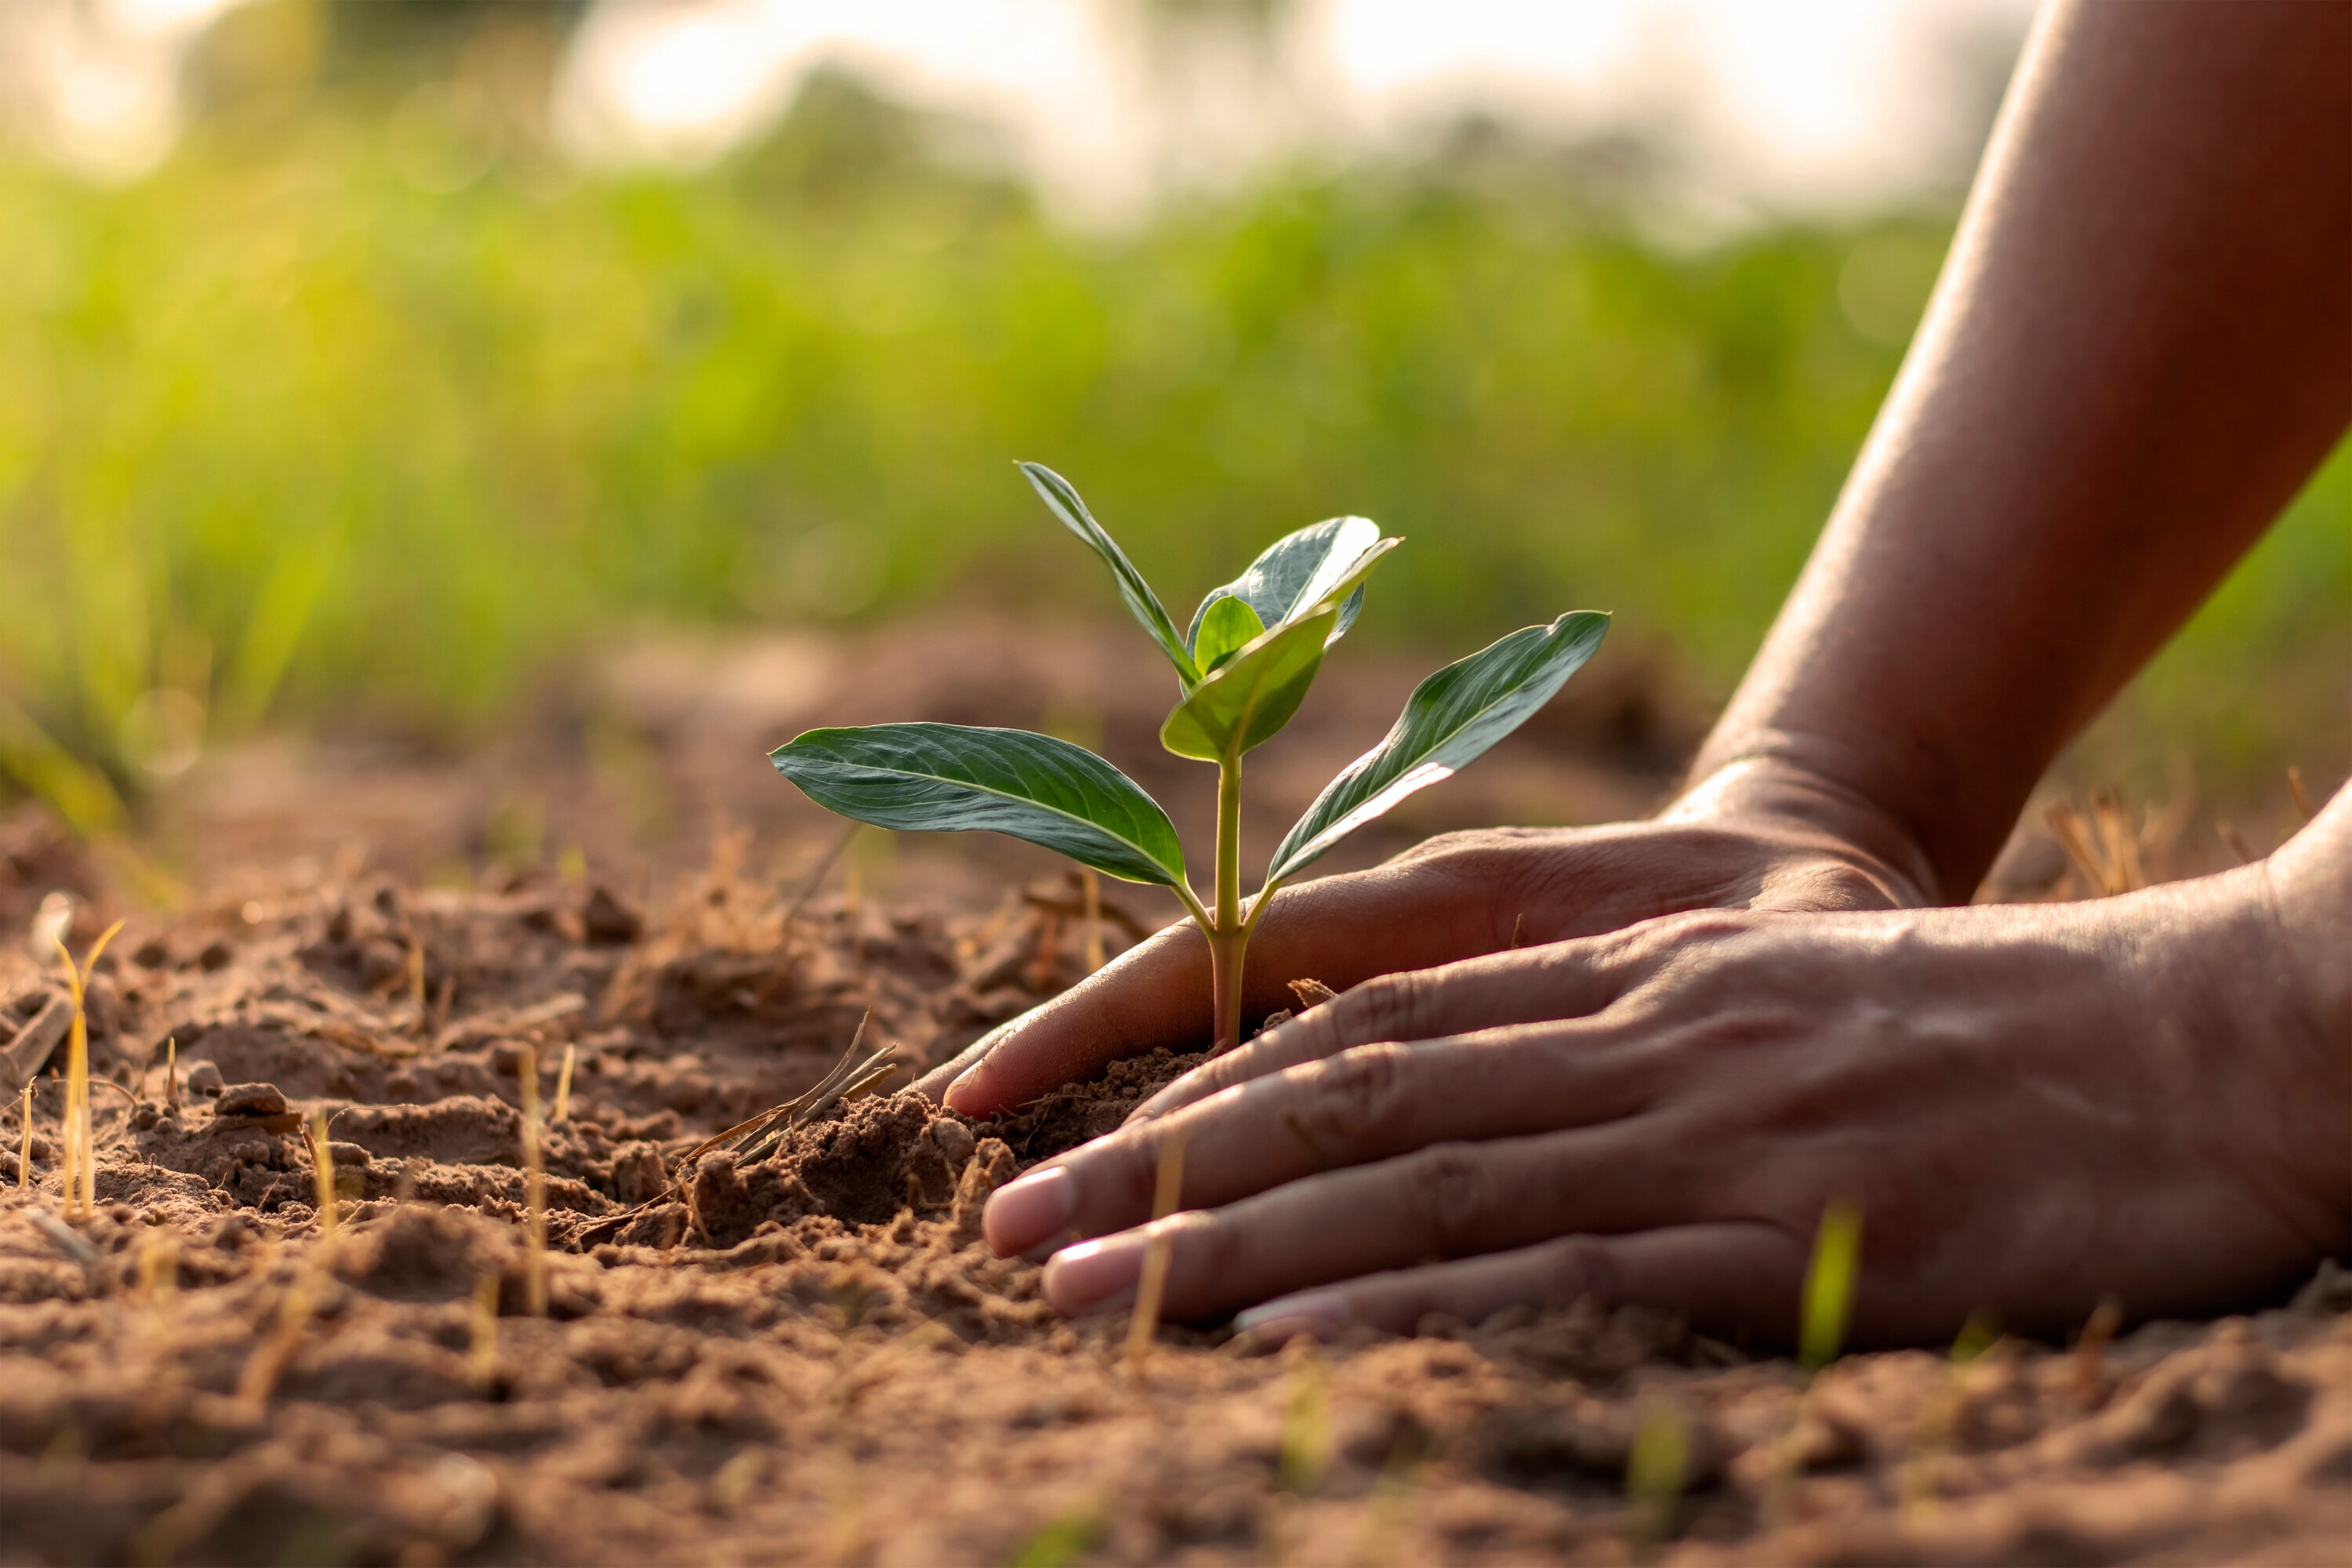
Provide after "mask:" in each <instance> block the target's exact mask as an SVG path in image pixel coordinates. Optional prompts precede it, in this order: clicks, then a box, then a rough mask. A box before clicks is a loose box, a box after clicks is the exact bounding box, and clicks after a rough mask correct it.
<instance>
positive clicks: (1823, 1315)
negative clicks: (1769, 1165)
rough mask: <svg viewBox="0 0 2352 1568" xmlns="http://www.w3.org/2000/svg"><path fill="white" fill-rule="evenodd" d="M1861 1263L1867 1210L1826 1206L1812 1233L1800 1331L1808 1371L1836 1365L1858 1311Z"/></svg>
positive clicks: (1843, 1202) (1841, 1201)
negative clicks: (1855, 1294) (1855, 1299)
mask: <svg viewBox="0 0 2352 1568" xmlns="http://www.w3.org/2000/svg"><path fill="white" fill-rule="evenodd" d="M1861 1264H1862V1210H1861V1209H1860V1208H1859V1207H1857V1206H1856V1205H1855V1204H1854V1203H1853V1200H1852V1199H1851V1198H1843V1197H1833V1198H1832V1199H1830V1201H1829V1202H1828V1203H1827V1204H1825V1205H1822V1223H1821V1226H1820V1228H1819V1229H1817V1230H1815V1231H1814V1232H1813V1257H1812V1262H1811V1265H1810V1266H1809V1267H1808V1268H1806V1270H1805V1301H1804V1313H1803V1317H1802V1320H1801V1323H1800V1326H1799V1329H1798V1336H1797V1359H1798V1361H1800V1362H1801V1363H1803V1364H1804V1366H1805V1369H1806V1370H1807V1371H1808V1372H1819V1371H1821V1370H1822V1368H1823V1367H1825V1366H1827V1365H1829V1364H1830V1363H1832V1362H1833V1361H1835V1360H1837V1358H1838V1352H1839V1351H1840V1350H1841V1349H1842V1348H1843V1346H1844V1343H1845V1331H1846V1324H1847V1321H1848V1320H1849V1319H1850V1318H1851V1317H1852V1315H1853V1289H1854V1282H1855V1279H1856V1276H1857V1273H1858V1272H1859V1270H1860V1268H1861Z"/></svg>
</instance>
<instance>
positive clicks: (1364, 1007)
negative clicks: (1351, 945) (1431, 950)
mask: <svg viewBox="0 0 2352 1568" xmlns="http://www.w3.org/2000/svg"><path fill="white" fill-rule="evenodd" d="M1430 987H1431V975H1430V973H1429V972H1427V971H1424V970H1417V969H1408V970H1403V971H1400V972H1399V973H1394V974H1383V975H1381V977H1380V978H1378V979H1377V980H1371V981H1368V982H1366V983H1365V984H1361V985H1359V986H1357V987H1356V988H1355V989H1354V990H1352V991H1349V993H1348V994H1345V995H1343V996H1341V997H1340V998H1339V1001H1338V1002H1336V1003H1327V1004H1326V1006H1328V1007H1329V1008H1330V1010H1331V1015H1332V1017H1331V1022H1330V1024H1329V1025H1328V1027H1329V1028H1330V1030H1331V1031H1332V1035H1333V1037H1334V1039H1335V1041H1336V1042H1337V1043H1339V1044H1341V1045H1343V1046H1344V1045H1347V1044H1363V1045H1370V1044H1375V1043H1378V1042H1382V1041H1388V1040H1406V1039H1411V1038H1412V1037H1413V1033H1412V1031H1413V1028H1414V1026H1415V1023H1416V1021H1417V1020H1418V1018H1419V1017H1420V1016H1421V1013H1422V1009H1423V1005H1425V1003H1426V1001H1427V999H1428V997H1429V994H1430Z"/></svg>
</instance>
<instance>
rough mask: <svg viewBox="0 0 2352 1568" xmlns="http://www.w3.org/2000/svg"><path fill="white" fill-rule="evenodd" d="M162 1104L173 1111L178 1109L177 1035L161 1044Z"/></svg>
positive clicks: (178, 1039) (178, 1065) (178, 1067)
mask: <svg viewBox="0 0 2352 1568" xmlns="http://www.w3.org/2000/svg"><path fill="white" fill-rule="evenodd" d="M163 1103H164V1104H165V1105H168V1106H170V1107H171V1108H172V1109H173V1110H178V1109H179V1108H180V1037H179V1036H177V1035H173V1036H171V1037H168V1038H167V1039H165V1040H164V1042H163Z"/></svg>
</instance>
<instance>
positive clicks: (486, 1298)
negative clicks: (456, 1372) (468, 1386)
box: [472, 1273, 499, 1393]
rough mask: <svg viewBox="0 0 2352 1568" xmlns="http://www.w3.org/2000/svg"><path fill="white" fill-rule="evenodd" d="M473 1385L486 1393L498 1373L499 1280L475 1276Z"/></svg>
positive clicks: (497, 1278)
mask: <svg viewBox="0 0 2352 1568" xmlns="http://www.w3.org/2000/svg"><path fill="white" fill-rule="evenodd" d="M472 1372H473V1377H474V1386H475V1387H476V1388H478V1389H480V1390H482V1391H483V1392H485V1393H487V1392H488V1390H489V1387H490V1385H491V1384H493V1383H494V1382H496V1381H497V1378H498V1372H499V1277H498V1276H497V1275H496V1274H492V1273H484V1274H477V1275H476V1276H474V1346H473V1356H472Z"/></svg>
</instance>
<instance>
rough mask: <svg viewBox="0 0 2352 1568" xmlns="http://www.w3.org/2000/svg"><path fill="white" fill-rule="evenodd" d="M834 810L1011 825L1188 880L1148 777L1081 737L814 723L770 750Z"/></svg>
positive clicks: (885, 823)
mask: <svg viewBox="0 0 2352 1568" xmlns="http://www.w3.org/2000/svg"><path fill="white" fill-rule="evenodd" d="M768 760H769V761H770V762H772V763H774V764H775V766H776V771H777V772H778V773H782V774H783V775H784V776H785V777H786V778H788V779H790V780H792V781H793V783H794V784H798V785H799V786H800V787H801V788H802V790H803V791H804V792H806V794H807V795H808V796H809V798H810V799H811V800H814V801H815V802H816V803H817V804H818V805H822V806H824V807H825V808H826V809H827V810H828V811H835V812H839V813H840V814H841V815H842V816H846V817H851V818H854V819H856V821H859V822H865V823H871V824H872V825H873V826H877V827H887V828H890V829H893V830H894V831H898V832H911V833H971V832H988V833H1004V834H1009V835H1011V836H1012V837H1015V838H1023V839H1026V840H1027V841H1028V842H1030V843H1032V844H1035V845H1038V846H1041V847H1044V848H1047V849H1051V850H1054V851H1055V852H1056V853H1059V854H1063V855H1066V856H1068V857H1069V858H1071V859H1073V860H1076V861H1077V862H1078V863H1079V864H1080V865H1083V866H1091V867H1093V868H1095V869H1096V870H1097V871H1100V872H1102V873H1103V874H1104V875H1105V876H1108V877H1118V878H1120V879H1124V880H1126V881H1129V882H1152V883H1157V884H1159V885H1160V886H1162V887H1178V886H1181V884H1182V883H1183V880H1184V851H1183V847H1182V846H1181V844H1180V843H1179V842H1178V841H1177V837H1176V828H1175V826H1174V824H1172V823H1171V822H1170V821H1169V820H1168V814H1167V813H1166V812H1164V811H1162V810H1160V806H1159V804H1158V803H1157V802H1155V801H1154V800H1153V799H1152V798H1151V797H1150V795H1146V794H1144V793H1143V790H1142V787H1141V786H1140V785H1139V784H1136V782H1135V781H1134V780H1133V779H1130V778H1129V777H1128V776H1127V775H1126V774H1125V773H1120V772H1119V771H1118V769H1117V768H1115V767H1113V766H1111V765H1110V764H1109V763H1107V762H1104V761H1103V760H1102V759H1101V758H1100V757H1097V756H1096V755H1095V754H1094V753H1093V752H1089V751H1087V750H1086V749H1085V748H1083V747H1080V746H1074V745H1072V744H1070V742H1067V741H1057V740H1055V739H1054V738H1053V737H1052V736H1051V735H1033V734H1031V733H1029V732H1028V731H1025V730H983V729H973V728H970V727H967V726H964V725H961V724H875V725H871V726H868V727H867V728H865V729H861V730H845V729H836V730H811V731H808V732H807V733H806V734H804V735H802V736H799V737H798V738H796V739H794V740H793V741H791V742H788V743H786V744H784V745H782V746H779V747H777V748H776V749H775V750H774V751H773V752H770V753H769V754H768Z"/></svg>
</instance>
